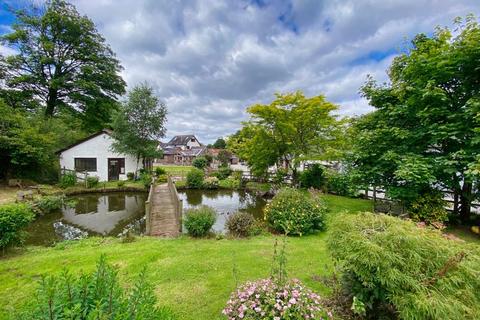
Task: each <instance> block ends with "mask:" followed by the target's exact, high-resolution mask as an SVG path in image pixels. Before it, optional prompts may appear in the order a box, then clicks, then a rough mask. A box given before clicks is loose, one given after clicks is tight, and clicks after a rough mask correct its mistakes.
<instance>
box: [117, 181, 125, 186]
mask: <svg viewBox="0 0 480 320" xmlns="http://www.w3.org/2000/svg"><path fill="white" fill-rule="evenodd" d="M123 186H125V181H124V180H118V181H117V187H119V188H121V187H123Z"/></svg>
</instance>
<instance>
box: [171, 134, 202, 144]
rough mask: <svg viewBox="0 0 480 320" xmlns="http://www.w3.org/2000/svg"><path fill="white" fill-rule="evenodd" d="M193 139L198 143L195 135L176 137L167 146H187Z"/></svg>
mask: <svg viewBox="0 0 480 320" xmlns="http://www.w3.org/2000/svg"><path fill="white" fill-rule="evenodd" d="M192 139H195V140H197V141H198V139H197V138H196V137H195V135H193V134H186V135H179V136H174V137H173V138H172V139H171V140H170V141H169V142H168V143H167V144H169V145H176V146H178V145H182V146H185V145H187V142H189V141H190V140H192Z"/></svg>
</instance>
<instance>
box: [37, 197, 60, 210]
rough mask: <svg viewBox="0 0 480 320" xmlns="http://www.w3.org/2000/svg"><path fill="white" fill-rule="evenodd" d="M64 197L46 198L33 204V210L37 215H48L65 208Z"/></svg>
mask: <svg viewBox="0 0 480 320" xmlns="http://www.w3.org/2000/svg"><path fill="white" fill-rule="evenodd" d="M63 201H64V197H63V196H44V197H41V198H40V199H37V200H35V201H34V202H33V208H34V210H35V211H36V212H37V213H40V214H47V213H50V212H52V211H54V210H58V209H61V208H62V206H63Z"/></svg>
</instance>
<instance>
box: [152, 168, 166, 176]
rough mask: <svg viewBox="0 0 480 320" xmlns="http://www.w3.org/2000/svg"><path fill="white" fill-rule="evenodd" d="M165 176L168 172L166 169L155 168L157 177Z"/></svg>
mask: <svg viewBox="0 0 480 320" xmlns="http://www.w3.org/2000/svg"><path fill="white" fill-rule="evenodd" d="M164 174H167V171H165V169H164V168H162V167H155V175H156V176H157V177H159V176H162V175H164Z"/></svg>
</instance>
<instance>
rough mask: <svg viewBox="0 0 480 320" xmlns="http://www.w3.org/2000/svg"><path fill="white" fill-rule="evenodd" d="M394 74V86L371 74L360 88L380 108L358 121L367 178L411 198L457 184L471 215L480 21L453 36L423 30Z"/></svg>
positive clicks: (478, 144)
mask: <svg viewBox="0 0 480 320" xmlns="http://www.w3.org/2000/svg"><path fill="white" fill-rule="evenodd" d="M389 76H390V83H388V84H383V85H379V84H377V83H376V82H375V81H374V80H373V79H369V80H368V81H367V83H366V84H365V86H364V87H363V88H362V91H363V94H364V96H365V97H366V98H367V99H368V100H369V102H370V104H371V105H372V106H374V107H375V108H376V111H374V112H373V113H371V114H368V115H366V116H364V117H363V118H361V119H359V120H358V122H357V124H356V126H355V127H356V139H355V141H356V143H355V149H354V159H353V160H354V161H353V163H354V165H355V166H356V167H357V169H358V172H359V173H360V174H362V176H363V178H364V180H365V182H369V183H372V184H375V185H381V186H384V187H385V188H386V189H387V191H388V192H389V194H390V195H391V196H393V197H396V198H398V199H402V200H405V201H407V202H408V201H412V200H413V199H415V198H416V197H418V196H421V194H422V193H424V192H428V191H429V190H432V189H436V188H446V189H449V190H452V191H453V192H454V197H455V200H456V205H455V208H454V209H455V210H456V211H457V212H459V213H460V216H461V217H462V218H463V219H464V220H467V219H468V218H469V217H470V205H471V202H472V200H473V199H474V198H475V186H477V187H478V171H476V170H475V168H477V167H476V161H478V159H479V158H478V155H479V153H480V139H479V131H478V128H479V125H480V117H479V110H480V28H479V25H478V24H477V22H476V21H475V19H474V18H473V17H468V18H467V21H466V23H464V24H459V25H458V32H457V33H456V35H455V36H453V35H452V33H451V32H450V30H448V29H447V28H438V29H437V30H436V32H435V33H434V34H433V35H432V36H427V35H425V34H419V35H417V36H416V37H415V38H414V39H413V41H412V45H411V48H410V49H409V50H408V51H407V52H405V53H403V54H401V55H400V56H398V57H396V58H395V59H394V61H393V63H392V65H391V67H390V70H389ZM477 164H478V162H477ZM476 174H477V175H476Z"/></svg>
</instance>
